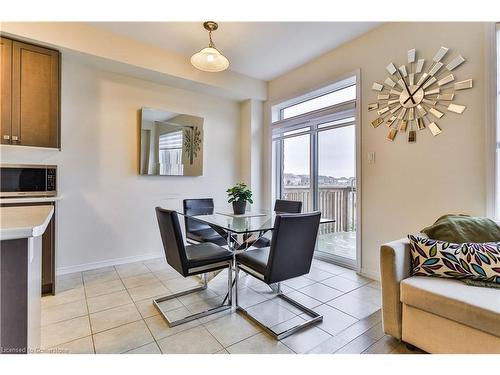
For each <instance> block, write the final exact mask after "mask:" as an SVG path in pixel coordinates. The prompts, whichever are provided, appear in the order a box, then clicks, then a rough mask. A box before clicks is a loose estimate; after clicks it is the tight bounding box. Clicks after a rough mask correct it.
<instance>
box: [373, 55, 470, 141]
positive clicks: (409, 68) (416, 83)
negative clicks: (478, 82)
mask: <svg viewBox="0 0 500 375" xmlns="http://www.w3.org/2000/svg"><path fill="white" fill-rule="evenodd" d="M448 50H449V49H448V48H446V47H441V48H440V49H439V51H438V52H437V53H436V55H435V56H434V57H433V58H432V61H429V62H426V61H425V59H419V58H417V52H416V50H415V49H411V50H409V51H408V65H406V64H403V65H401V66H400V67H399V68H396V66H395V65H394V63H392V62H391V63H389V65H387V67H386V70H387V72H388V73H389V76H388V77H387V78H386V79H385V81H384V82H383V83H379V82H374V83H373V86H372V90H374V91H376V92H378V94H377V101H376V102H374V103H370V104H368V110H369V111H377V113H378V117H377V118H376V119H375V120H373V121H372V122H371V124H372V126H373V127H374V128H377V127H379V126H380V125H381V124H385V125H386V126H387V128H388V132H387V139H388V140H389V141H394V139H395V138H396V136H397V134H398V133H407V134H408V136H407V137H408V138H407V139H408V142H410V143H414V142H416V141H417V130H424V129H426V128H427V129H429V131H430V132H431V134H432V135H433V136H437V135H439V134H441V133H442V130H441V128H440V127H439V125H438V123H437V120H439V119H441V118H442V117H443V116H445V111H447V112H452V113H455V114H462V113H463V112H464V111H465V108H466V107H465V106H464V105H461V104H457V103H454V99H455V93H456V91H458V90H464V89H470V88H472V79H466V80H464V81H459V82H457V81H456V79H455V75H454V73H452V72H454V70H455V69H456V68H458V67H459V66H460V65H462V64H463V63H464V62H465V59H464V58H463V57H462V56H461V55H458V56H455V57H453V58H451V59H450V60H449V61H448V62H442V60H443V59H444V57H445V56H446V54H447V53H448Z"/></svg>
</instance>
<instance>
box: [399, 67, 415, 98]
mask: <svg viewBox="0 0 500 375" xmlns="http://www.w3.org/2000/svg"><path fill="white" fill-rule="evenodd" d="M398 74H399V76H400V77H401V80H402V81H403V83H404V84H405V87H406V92H408V95H410V96H409V98H410V99H411V101H412V103H413V104H415V99H413V95H412V94H411V93H410V89H409V88H408V84H407V83H406V81H405V79H404V78H403V75H402V74H401V72H400V71H399V69H398ZM405 103H406V102H405Z"/></svg>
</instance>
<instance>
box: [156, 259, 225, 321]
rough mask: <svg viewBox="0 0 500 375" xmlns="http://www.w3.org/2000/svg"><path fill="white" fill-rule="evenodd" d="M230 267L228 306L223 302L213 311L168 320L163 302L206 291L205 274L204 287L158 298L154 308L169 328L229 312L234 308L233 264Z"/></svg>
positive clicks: (205, 277)
mask: <svg viewBox="0 0 500 375" xmlns="http://www.w3.org/2000/svg"><path fill="white" fill-rule="evenodd" d="M228 265H229V267H228V293H229V296H230V297H229V300H228V303H227V304H226V303H224V302H223V303H222V304H221V305H219V306H217V307H214V308H211V309H208V310H205V311H202V312H199V313H196V314H192V315H188V316H186V317H184V318H182V319H178V320H174V321H170V320H169V319H168V316H167V314H166V313H165V312H164V311H163V310H162V309H161V307H160V304H161V303H162V302H165V301H168V300H171V299H174V298H177V297H182V296H185V295H188V294H191V293H196V292H200V291H203V290H206V289H207V284H208V283H207V276H206V275H207V274H204V276H203V277H202V279H203V285H202V286H199V287H196V288H193V289H188V290H185V291H182V292H179V293H174V294H170V295H168V296H164V297H160V298H156V299H154V300H153V305H154V307H156V309H157V310H158V311H159V313H160V315H161V316H162V317H163V319H165V321H166V322H167V324H168V326H169V327H175V326H178V325H180V324H184V323H187V322H190V321H193V320H196V319H200V318H203V317H204V316H208V315H212V314H215V313H218V312H220V311H224V310H228V309H230V308H232V304H231V301H232V297H231V294H232V293H231V289H232V288H231V286H232V271H231V267H232V262H229V263H228Z"/></svg>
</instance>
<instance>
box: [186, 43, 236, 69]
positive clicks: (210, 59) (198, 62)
mask: <svg viewBox="0 0 500 375" xmlns="http://www.w3.org/2000/svg"><path fill="white" fill-rule="evenodd" d="M191 64H193V66H194V67H195V68H197V69H200V70H203V71H205V72H221V71H223V70H226V69H227V68H228V67H229V60H228V59H227V58H226V57H225V56H224V55H223V54H221V53H220V52H219V51H218V50H216V49H215V48H211V47H207V48H203V49H202V50H201V51H200V52H198V53H195V54H194V55H193V56H191Z"/></svg>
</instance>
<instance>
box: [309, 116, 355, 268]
mask: <svg viewBox="0 0 500 375" xmlns="http://www.w3.org/2000/svg"><path fill="white" fill-rule="evenodd" d="M355 144H356V143H355V129H354V125H350V126H344V127H341V128H334V129H329V130H325V131H322V132H320V133H318V206H319V207H318V208H319V210H320V211H321V214H322V217H325V218H330V219H335V223H332V224H327V225H322V226H321V227H320V232H319V233H320V235H319V238H318V251H321V252H323V253H327V254H334V255H337V256H341V257H344V258H349V259H356V153H355V152H356V150H355Z"/></svg>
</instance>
